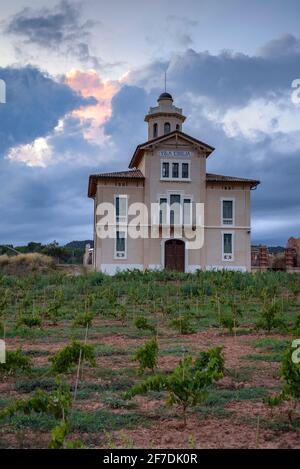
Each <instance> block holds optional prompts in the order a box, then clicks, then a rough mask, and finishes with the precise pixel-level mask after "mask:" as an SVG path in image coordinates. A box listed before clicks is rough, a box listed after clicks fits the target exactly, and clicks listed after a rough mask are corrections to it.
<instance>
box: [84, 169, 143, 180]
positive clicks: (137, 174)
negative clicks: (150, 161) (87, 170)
mask: <svg viewBox="0 0 300 469" xmlns="http://www.w3.org/2000/svg"><path fill="white" fill-rule="evenodd" d="M90 177H95V178H97V179H106V178H126V179H128V178H129V179H136V178H137V179H145V177H144V175H143V173H142V172H141V171H140V170H139V169H133V170H129V171H115V172H112V173H100V174H92V175H91V176H90Z"/></svg>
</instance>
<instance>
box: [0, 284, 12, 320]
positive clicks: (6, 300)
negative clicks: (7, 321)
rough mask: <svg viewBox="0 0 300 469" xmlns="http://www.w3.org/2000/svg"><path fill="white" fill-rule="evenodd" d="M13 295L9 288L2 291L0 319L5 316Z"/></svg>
mask: <svg viewBox="0 0 300 469" xmlns="http://www.w3.org/2000/svg"><path fill="white" fill-rule="evenodd" d="M11 296H12V295H11V291H10V290H8V289H6V290H5V291H4V293H3V292H1V291H0V319H1V318H3V317H5V313H6V312H7V308H8V306H9V305H10V302H11Z"/></svg>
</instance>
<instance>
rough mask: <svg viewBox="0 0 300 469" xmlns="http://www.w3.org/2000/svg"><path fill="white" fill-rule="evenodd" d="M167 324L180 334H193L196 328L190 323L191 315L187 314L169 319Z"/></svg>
mask: <svg viewBox="0 0 300 469" xmlns="http://www.w3.org/2000/svg"><path fill="white" fill-rule="evenodd" d="M168 325H169V326H170V327H172V328H173V329H176V330H177V331H178V332H179V333H180V334H194V333H195V332H196V329H195V328H194V327H193V325H192V324H191V317H190V315H188V314H184V315H181V316H178V317H177V318H174V319H171V321H169V323H168Z"/></svg>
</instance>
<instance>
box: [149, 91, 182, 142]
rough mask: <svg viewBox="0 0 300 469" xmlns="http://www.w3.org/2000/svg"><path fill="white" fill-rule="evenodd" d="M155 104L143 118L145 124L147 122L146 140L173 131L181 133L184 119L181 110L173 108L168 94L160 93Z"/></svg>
mask: <svg viewBox="0 0 300 469" xmlns="http://www.w3.org/2000/svg"><path fill="white" fill-rule="evenodd" d="M157 103H158V106H155V107H150V109H149V112H148V114H146V116H145V122H148V140H152V139H153V138H156V137H161V136H162V135H166V134H168V133H170V132H173V131H174V130H179V131H181V130H182V124H183V122H184V121H185V119H186V118H185V116H184V115H183V114H182V109H181V108H179V107H176V106H174V104H173V98H172V96H171V95H170V93H167V92H164V93H162V94H161V95H160V96H159V98H158V100H157Z"/></svg>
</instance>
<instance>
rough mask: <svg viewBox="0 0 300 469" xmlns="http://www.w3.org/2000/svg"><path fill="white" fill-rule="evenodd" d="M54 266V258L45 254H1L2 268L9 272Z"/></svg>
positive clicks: (0, 264) (0, 262) (0, 267)
mask: <svg viewBox="0 0 300 469" xmlns="http://www.w3.org/2000/svg"><path fill="white" fill-rule="evenodd" d="M54 267H55V262H54V259H52V257H49V256H45V255H44V254H39V253H30V254H19V255H16V256H7V255H3V256H0V269H1V270H3V271H4V272H7V273H16V272H17V273H18V272H26V271H27V272H28V271H34V270H46V269H53V268H54Z"/></svg>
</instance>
